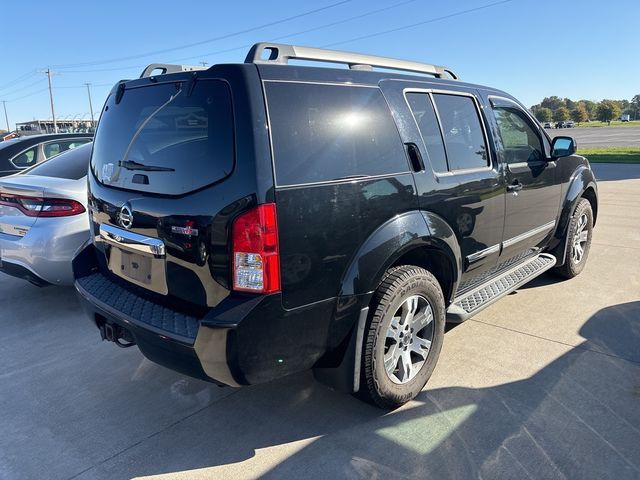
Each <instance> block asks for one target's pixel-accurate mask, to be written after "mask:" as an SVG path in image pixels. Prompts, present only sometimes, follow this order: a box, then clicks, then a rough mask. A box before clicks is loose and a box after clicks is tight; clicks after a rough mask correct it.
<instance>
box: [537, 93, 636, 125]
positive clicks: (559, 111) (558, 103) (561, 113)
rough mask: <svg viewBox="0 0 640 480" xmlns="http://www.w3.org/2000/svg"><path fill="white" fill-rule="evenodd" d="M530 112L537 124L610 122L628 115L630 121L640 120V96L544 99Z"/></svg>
mask: <svg viewBox="0 0 640 480" xmlns="http://www.w3.org/2000/svg"><path fill="white" fill-rule="evenodd" d="M531 112H532V113H533V114H534V115H535V117H536V118H537V119H538V121H539V122H565V121H567V120H573V121H574V122H577V123H581V122H588V121H592V120H600V121H601V122H610V121H611V120H616V119H618V118H620V116H621V115H629V116H630V118H631V120H636V119H638V120H640V94H638V95H635V96H634V97H633V98H632V99H631V101H629V100H601V101H600V102H593V101H591V100H571V99H570V98H560V97H555V96H553V97H545V98H544V100H542V102H540V103H538V104H537V105H534V106H532V107H531Z"/></svg>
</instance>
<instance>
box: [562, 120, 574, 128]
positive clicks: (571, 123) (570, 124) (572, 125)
mask: <svg viewBox="0 0 640 480" xmlns="http://www.w3.org/2000/svg"><path fill="white" fill-rule="evenodd" d="M575 126H576V124H575V122H573V121H571V120H569V121H568V122H564V128H573V127H575Z"/></svg>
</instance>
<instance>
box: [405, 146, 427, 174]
mask: <svg viewBox="0 0 640 480" xmlns="http://www.w3.org/2000/svg"><path fill="white" fill-rule="evenodd" d="M405 145H406V147H407V154H408V155H409V160H410V161H411V168H413V171H414V172H421V171H422V170H424V160H422V154H421V153H420V149H419V148H418V146H417V145H416V144H415V143H405Z"/></svg>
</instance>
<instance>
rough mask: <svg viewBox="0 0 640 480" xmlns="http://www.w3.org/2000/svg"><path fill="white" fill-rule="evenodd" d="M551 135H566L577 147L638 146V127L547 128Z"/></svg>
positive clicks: (639, 141)
mask: <svg viewBox="0 0 640 480" xmlns="http://www.w3.org/2000/svg"><path fill="white" fill-rule="evenodd" d="M545 131H546V132H547V133H548V134H549V135H551V137H552V138H553V137H557V136H560V135H567V136H570V137H573V138H575V139H576V141H577V142H578V148H596V147H640V127H593V128H547V129H545Z"/></svg>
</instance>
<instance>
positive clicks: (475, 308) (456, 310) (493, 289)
mask: <svg viewBox="0 0 640 480" xmlns="http://www.w3.org/2000/svg"><path fill="white" fill-rule="evenodd" d="M555 264H556V257H554V256H553V255H550V254H548V253H541V254H539V255H536V256H535V257H533V258H531V259H529V260H527V261H525V262H523V263H519V264H518V265H516V266H515V267H513V268H511V269H509V270H507V271H506V272H504V273H503V274H501V275H498V276H497V277H494V278H492V279H491V283H488V284H485V285H483V286H480V287H478V288H476V289H474V290H471V291H470V292H468V293H464V294H463V295H462V296H461V297H459V298H456V299H455V300H454V301H453V303H452V304H451V305H450V306H449V308H448V309H447V321H448V322H454V323H460V322H463V321H465V320H466V319H467V318H469V317H472V316H473V315H475V314H476V313H478V312H479V311H481V310H483V309H485V308H486V307H488V306H489V305H491V304H492V303H493V302H495V301H497V300H499V299H501V298H502V297H504V296H505V295H508V294H509V293H511V292H513V291H514V290H516V289H518V288H520V287H521V286H522V285H524V284H525V283H527V282H529V281H531V280H533V279H534V278H536V277H537V276H538V275H540V274H542V273H544V272H546V271H547V270H549V269H550V268H552V267H553V266H554V265H555Z"/></svg>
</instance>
